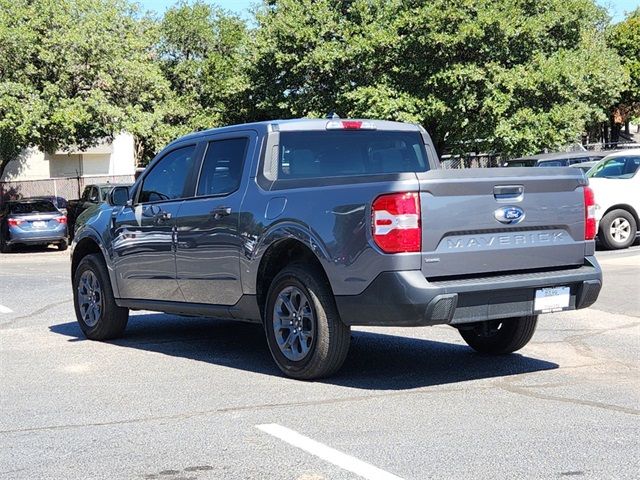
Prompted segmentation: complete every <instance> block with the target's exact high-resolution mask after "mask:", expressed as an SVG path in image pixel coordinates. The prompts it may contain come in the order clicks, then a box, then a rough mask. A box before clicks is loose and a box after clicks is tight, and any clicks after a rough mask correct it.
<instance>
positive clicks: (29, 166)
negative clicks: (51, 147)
mask: <svg viewBox="0 0 640 480" xmlns="http://www.w3.org/2000/svg"><path fill="white" fill-rule="evenodd" d="M43 178H49V160H48V159H47V158H45V154H44V153H42V152H41V151H40V150H37V149H35V148H27V149H25V150H23V151H22V153H21V154H20V155H18V156H17V157H16V158H15V159H13V160H11V161H10V162H9V164H8V165H7V168H5V170H4V175H2V177H1V178H0V181H11V180H41V179H43Z"/></svg>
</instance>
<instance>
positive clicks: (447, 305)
mask: <svg viewBox="0 0 640 480" xmlns="http://www.w3.org/2000/svg"><path fill="white" fill-rule="evenodd" d="M561 285H566V286H569V287H570V288H571V297H570V305H569V310H573V309H579V308H586V307H588V306H590V305H592V304H593V303H594V302H595V301H596V299H597V298H598V294H599V293H600V289H601V287H602V270H601V269H600V266H599V265H598V262H597V261H596V260H595V258H594V257H588V258H586V259H585V264H584V265H583V266H582V267H579V268H576V269H571V270H564V269H563V270H556V271H552V272H536V273H526V274H520V275H518V274H513V275H505V276H502V277H487V278H476V279H465V280H459V281H445V282H429V281H427V279H426V278H425V277H424V275H423V274H422V272H420V271H419V270H411V271H399V272H383V273H381V274H380V275H378V277H376V279H375V280H374V281H373V282H372V283H371V284H370V285H369V286H368V287H367V288H366V289H365V290H364V292H362V293H361V294H359V295H348V296H347V295H344V296H336V305H337V307H338V311H339V312H340V316H341V318H342V321H343V322H344V323H345V324H347V325H363V326H423V325H439V324H451V325H457V324H464V323H472V322H479V321H484V320H492V319H499V318H509V317H516V316H523V315H532V314H533V313H534V311H533V305H534V297H535V290H536V289H538V288H543V287H554V286H561Z"/></svg>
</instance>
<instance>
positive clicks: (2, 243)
mask: <svg viewBox="0 0 640 480" xmlns="http://www.w3.org/2000/svg"><path fill="white" fill-rule="evenodd" d="M9 252H11V245H9V244H8V243H7V240H6V239H5V238H4V237H1V236H0V253H9Z"/></svg>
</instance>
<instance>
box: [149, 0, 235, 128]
mask: <svg viewBox="0 0 640 480" xmlns="http://www.w3.org/2000/svg"><path fill="white" fill-rule="evenodd" d="M159 31H160V43H159V48H158V50H159V62H160V66H161V68H162V71H163V73H164V75H165V77H166V78H167V79H168V80H169V82H170V83H171V89H172V91H173V92H174V94H175V95H176V98H175V104H174V105H173V115H174V118H173V120H174V122H175V123H179V124H181V125H184V127H185V129H187V130H199V129H202V128H211V127H216V126H219V125H221V124H222V123H223V122H226V121H233V120H235V119H238V120H240V119H242V118H243V117H242V113H241V111H240V110H239V98H240V97H241V95H242V93H243V92H244V90H246V88H247V85H246V79H245V77H244V63H243V59H244V55H243V53H244V51H245V47H246V39H247V27H246V24H245V23H244V21H243V20H241V19H240V18H239V17H237V16H235V15H232V14H230V13H228V12H225V11H224V10H222V9H220V8H217V7H214V6H212V5H209V4H207V3H204V2H202V1H200V0H198V1H195V2H194V3H187V2H182V3H180V4H178V5H176V6H174V7H172V8H170V9H169V10H168V11H167V12H166V14H165V16H164V18H163V19H162V21H161V23H160V28H159Z"/></svg>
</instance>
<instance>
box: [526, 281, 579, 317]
mask: <svg viewBox="0 0 640 480" xmlns="http://www.w3.org/2000/svg"><path fill="white" fill-rule="evenodd" d="M570 298H571V290H570V288H569V287H551V288H540V289H538V290H536V299H535V301H534V303H533V310H534V311H535V312H536V313H550V312H560V311H562V310H565V309H567V308H569V299H570Z"/></svg>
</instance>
